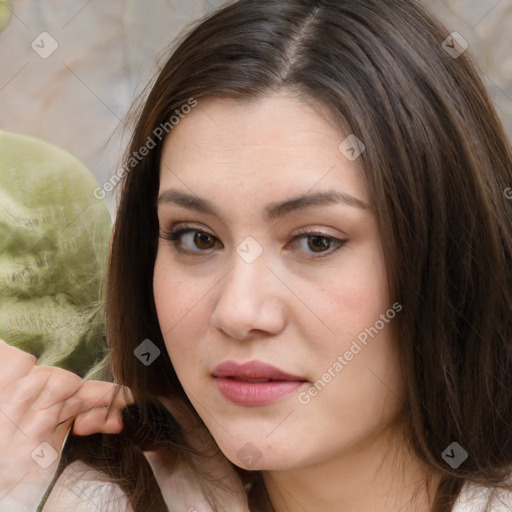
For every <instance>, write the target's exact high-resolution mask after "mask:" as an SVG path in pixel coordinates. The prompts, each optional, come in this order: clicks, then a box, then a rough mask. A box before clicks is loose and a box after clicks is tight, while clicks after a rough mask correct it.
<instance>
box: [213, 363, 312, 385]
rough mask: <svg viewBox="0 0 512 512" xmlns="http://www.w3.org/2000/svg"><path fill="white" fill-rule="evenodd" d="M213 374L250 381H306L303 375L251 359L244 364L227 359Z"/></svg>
mask: <svg viewBox="0 0 512 512" xmlns="http://www.w3.org/2000/svg"><path fill="white" fill-rule="evenodd" d="M212 375H213V376H214V377H228V378H232V379H236V380H242V381H248V382H258V381H259V382H268V381H276V380H296V381H301V382H305V381H306V379H305V378H303V377H299V376H297V375H291V374H289V373H286V372H283V371H282V370H280V369H279V368H276V367H275V366H271V365H268V364H265V363H262V362H260V361H249V362H248V363H244V364H238V363H235V362H234V361H226V362H224V363H221V364H219V366H217V368H215V370H213V372H212Z"/></svg>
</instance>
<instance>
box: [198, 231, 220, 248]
mask: <svg viewBox="0 0 512 512" xmlns="http://www.w3.org/2000/svg"><path fill="white" fill-rule="evenodd" d="M194 244H195V245H196V246H197V247H198V248H199V249H211V248H212V247H213V246H214V245H215V239H214V237H213V236H212V235H210V234H208V233H205V232H204V231H196V234H195V236H194Z"/></svg>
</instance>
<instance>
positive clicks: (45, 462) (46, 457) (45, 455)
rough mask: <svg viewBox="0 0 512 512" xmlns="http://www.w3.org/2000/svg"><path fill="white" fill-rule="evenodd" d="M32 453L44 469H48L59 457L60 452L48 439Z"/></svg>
mask: <svg viewBox="0 0 512 512" xmlns="http://www.w3.org/2000/svg"><path fill="white" fill-rule="evenodd" d="M31 455H32V458H33V459H34V461H35V462H36V463H37V464H38V466H41V467H42V468H43V469H48V468H49V467H50V466H51V465H52V464H53V463H54V462H55V461H56V460H57V459H58V458H59V454H58V453H57V452H56V451H55V449H54V448H53V447H52V446H51V445H50V444H48V443H47V442H46V441H45V442H43V443H41V444H40V445H39V446H38V447H37V448H36V449H35V450H34V451H33V452H32V454H31Z"/></svg>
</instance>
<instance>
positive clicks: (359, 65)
mask: <svg viewBox="0 0 512 512" xmlns="http://www.w3.org/2000/svg"><path fill="white" fill-rule="evenodd" d="M450 37H452V39H451V40H450V39H449V38H450ZM444 41H448V43H443V42H444ZM457 44H459V43H457V40H456V38H454V37H453V36H450V34H449V33H448V31H447V30H446V29H445V28H444V27H442V26H441V25H440V24H439V23H438V22H437V21H435V20H434V19H433V18H432V16H431V15H430V14H428V13H427V12H426V11H425V9H424V8H422V7H421V6H420V5H419V4H417V3H416V2H412V1H402V0H401V1H398V0H387V1H385V2H379V1H377V0H362V1H360V2H329V1H326V2H322V1H305V0H293V1H286V2H273V1H268V0H267V1H258V2H252V1H247V0H242V1H239V2H235V3H233V4H231V5H228V6H227V7H225V8H223V9H222V10H220V11H219V12H217V13H215V14H213V15H212V16H210V17H209V18H207V19H205V20H204V21H202V22H201V23H200V24H199V25H198V26H196V27H195V28H194V29H193V30H192V31H191V32H190V33H189V34H188V35H187V36H186V37H185V38H184V39H183V41H182V42H181V44H180V45H179V47H178V48H177V49H176V50H175V51H174V52H173V54H172V55H171V57H170V59H169V61H168V62H167V63H166V65H165V66H164V67H163V69H162V71H161V72H160V74H159V76H158V78H157V80H156V82H155V84H154V86H153V88H152V90H151V92H150V94H149V95H148V97H147V100H146V103H145V107H144V108H143V110H142V112H141V115H140V117H139V120H138V124H137V127H136V129H135V132H134V135H133V139H132V142H131V146H130V149H129V152H128V154H127V159H126V165H125V167H124V169H125V170H126V172H125V173H124V174H125V176H124V181H123V186H122V194H121V201H120V205H119V210H118V214H117V220H116V226H115V234H114V237H113V245H112V254H111V261H110V273H109V279H108V301H107V338H108V341H109V346H110V349H111V358H112V371H113V375H114V377H115V380H116V382H118V383H120V384H122V385H124V386H127V388H129V389H130V390H131V392H132V393H133V397H134V400H135V402H136V403H137V404H138V405H139V407H140V409H138V410H136V411H135V412H137V413H142V416H141V417H140V418H132V419H130V418H129V417H128V416H125V418H124V430H123V434H121V435H119V436H114V437H113V438H111V437H109V436H102V437H95V438H92V440H91V439H89V438H84V439H82V440H80V439H78V438H74V439H73V443H74V444H75V452H74V453H71V455H70V456H69V457H68V458H67V460H66V462H67V463H68V462H71V461H72V460H73V458H75V459H77V458H78V459H80V458H81V459H83V460H84V461H86V462H88V463H90V464H91V465H93V466H94V467H96V468H99V469H102V470H103V472H98V473H96V474H95V476H94V478H95V479H97V480H101V479H105V473H106V474H109V475H110V477H111V480H112V481H114V482H117V483H118V485H119V487H116V489H117V488H120V489H122V490H123V493H124V494H123V495H124V496H126V502H124V503H123V504H122V505H121V504H119V505H118V509H120V510H124V509H125V508H126V507H132V509H134V510H162V509H163V507H164V505H163V503H162V500H160V503H159V502H158V501H159V500H157V499H155V500H154V501H153V502H152V501H151V499H150V498H153V497H154V496H156V494H155V489H156V488H155V487H154V481H153V480H152V477H151V474H150V473H149V472H147V466H144V467H142V466H141V469H140V471H138V470H134V465H135V462H134V461H139V462H138V463H139V464H140V461H144V460H145V459H144V458H143V456H142V451H141V450H145V451H146V455H147V458H148V460H149V462H150V464H151V467H152V469H153V473H154V475H155V477H156V480H157V481H158V485H159V489H160V491H161V493H162V498H163V500H165V504H166V505H167V507H168V508H169V510H189V511H192V510H215V509H217V510H247V508H246V507H247V506H248V507H249V510H265V511H267V510H274V511H276V512H281V511H284V510H290V511H291V510H293V511H295V510H312V511H313V510H314V511H315V512H322V511H327V510H328V511H332V510H337V511H338V510H343V511H349V512H351V511H359V510H379V511H383V512H387V511H396V510H411V511H415V512H426V511H434V512H448V511H456V512H460V511H466V510H486V507H487V509H488V510H509V509H510V507H512V501H511V499H510V494H508V492H507V491H508V490H509V489H510V482H509V480H508V478H509V473H510V468H511V465H512V442H511V439H512V436H511V427H510V425H511V424H512V421H511V420H512V400H511V391H510V390H511V389H512V351H511V346H512V344H511V340H512V316H511V314H510V313H511V304H512V293H511V292H512V270H511V269H512V204H511V202H510V200H508V199H507V197H506V194H505V191H506V190H507V188H508V187H510V186H511V184H512V157H511V153H510V148H509V142H508V141H507V139H506V136H505V134H504V132H503V129H502V127H501V124H500V122H499V120H498V117H497V115H496V113H495V111H494V109H493V107H492V105H491V102H490V100H489V98H488V95H487V94H486V92H485V90H484V88H483V86H482V82H481V80H480V78H479V77H478V75H477V73H476V72H475V67H474V65H473V63H472V62H471V60H470V57H469V55H468V52H464V51H462V49H461V48H460V47H459V46H457ZM447 48H450V49H451V51H448V50H447ZM454 49H457V50H458V51H457V52H455V51H453V50H454ZM150 146H151V147H150ZM156 397H159V398H160V403H161V404H163V405H164V406H165V407H166V408H167V410H168V411H170V412H171V413H172V416H173V418H174V419H172V420H171V419H168V418H167V419H166V413H165V412H163V411H162V410H161V409H159V408H156V405H155V399H156ZM119 407H122V405H120V406H119ZM115 409H116V408H115V407H114V408H113V410H115ZM196 413H197V415H196ZM174 420H176V421H174ZM120 423H121V422H120V421H116V422H115V423H112V424H115V428H112V424H111V430H110V432H118V431H119V430H120V429H121V427H120ZM80 425H82V427H80ZM178 425H179V426H178ZM134 426H135V427H137V428H138V426H142V428H143V429H146V430H144V432H145V433H143V434H141V430H137V431H136V432H135V431H134V429H133V428H132V427H134ZM204 427H206V429H205V428H204ZM80 428H82V430H80ZM166 428H169V429H170V431H169V432H168V433H167V434H166V433H165V429H166ZM162 429H163V430H164V432H162ZM76 430H77V433H79V434H80V433H81V434H84V433H87V434H88V433H91V432H94V431H100V430H107V429H104V428H103V427H102V422H101V420H98V419H97V418H93V420H91V421H90V423H89V425H87V424H86V422H82V423H79V427H78V428H76ZM210 435H211V437H210ZM211 438H213V440H214V441H215V443H214V444H212V443H211ZM131 441H133V445H132V444H130V442H131ZM91 443H97V444H98V446H96V448H94V449H95V450H96V451H93V449H92V448H91ZM137 444H138V445H139V446H140V447H141V448H137V447H136V446H134V445H137ZM216 446H218V448H220V452H221V453H219V452H218V451H216ZM98 450H99V451H98ZM149 450H150V451H149ZM95 453H98V454H100V456H99V457H95V459H94V460H93V459H92V454H95ZM177 453H178V454H179V455H178V456H177V455H176V454H177ZM201 453H206V454H207V456H206V457H203V456H202V455H201ZM109 458H110V461H108V459H109ZM226 459H227V460H226ZM106 460H107V461H108V462H105V461H106ZM228 461H229V462H228ZM79 464H80V463H79V462H75V463H74V464H71V465H70V466H68V468H67V469H66V470H65V471H64V474H63V475H62V476H61V480H59V482H60V484H59V482H57V486H56V488H55V489H54V492H53V493H52V495H53V498H52V496H50V502H49V503H50V504H51V506H50V505H49V504H47V507H48V506H50V510H57V508H56V507H57V506H58V504H59V503H60V504H62V503H63V502H64V501H65V500H66V499H68V500H70V501H69V502H72V499H71V498H72V496H71V494H72V493H69V492H68V493H67V494H66V492H65V488H66V485H65V481H66V480H65V479H66V478H69V476H70V475H72V474H73V472H74V471H75V472H76V471H77V468H79V467H80V466H79ZM175 468H176V469H175ZM246 477H247V479H248V478H251V479H252V480H251V481H248V480H247V479H246ZM216 479H217V480H216ZM151 481H152V482H153V484H151V483H150V482H151ZM219 481H220V482H219ZM183 482H184V484H183V485H184V486H185V487H181V485H182V483H183ZM217 484H219V485H220V487H219V488H217ZM242 484H245V489H246V491H248V502H249V503H248V505H247V504H246V503H245V493H244V492H243V491H242ZM151 485H153V487H151ZM148 489H153V490H152V491H148ZM75 494H77V493H75ZM149 494H151V496H149ZM52 499H53V501H52ZM203 499H204V501H203ZM75 501H76V498H75ZM69 502H68V504H69ZM118 503H121V502H118ZM128 503H129V504H128ZM111 505H112V503H111ZM112 506H114V505H112ZM51 507H53V508H51ZM123 507H125V508H123ZM201 507H203V508H201ZM104 509H105V510H107V508H106V506H105V507H104ZM114 509H115V506H114ZM109 510H110V509H109Z"/></svg>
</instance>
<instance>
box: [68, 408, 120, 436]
mask: <svg viewBox="0 0 512 512" xmlns="http://www.w3.org/2000/svg"><path fill="white" fill-rule="evenodd" d="M122 430H123V421H122V416H121V411H120V410H119V409H112V408H109V407H95V408H94V409H91V410H89V411H87V412H85V413H82V414H79V415H78V416H77V417H76V419H75V424H74V425H73V433H75V434H76V435H79V436H88V435H92V434H97V433H103V434H119V433H120V432H121V431H122Z"/></svg>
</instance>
